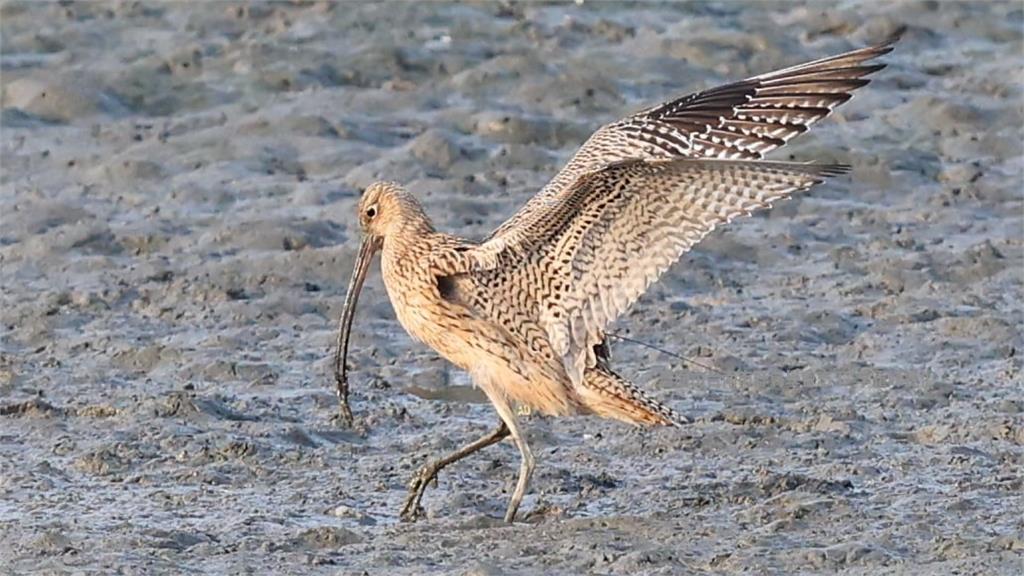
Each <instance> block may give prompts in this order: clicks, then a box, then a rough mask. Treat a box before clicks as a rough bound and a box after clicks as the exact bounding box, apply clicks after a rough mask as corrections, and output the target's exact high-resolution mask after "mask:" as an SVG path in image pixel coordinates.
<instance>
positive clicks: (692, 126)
mask: <svg viewBox="0 0 1024 576" xmlns="http://www.w3.org/2000/svg"><path fill="white" fill-rule="evenodd" d="M894 41H895V38H894V39H892V40H890V41H888V42H885V43H883V44H879V45H877V46H873V47H870V48H865V49H861V50H856V51H853V52H849V53H847V54H843V55H840V56H835V57H832V58H826V59H823V60H818V61H816V62H812V63H809V64H804V65H801V66H794V67H792V68H787V69H785V70H782V71H779V72H774V73H770V74H764V75H761V76H755V77H753V78H750V79H748V80H744V81H741V82H736V83H733V84H729V85H726V86H722V87H719V88H714V89H711V90H707V91H705V92H701V93H698V94H694V95H691V96H687V97H684V98H680V99H678V100H674V101H671V102H668V103H666V104H662V105H660V106H656V107H653V108H649V109H647V110H644V111H642V112H639V113H637V114H634V115H633V116H630V117H628V118H625V119H623V120H620V121H618V122H614V123H612V124H608V125H606V126H604V127H603V128H601V129H599V130H598V131H597V132H595V133H594V135H593V136H591V138H590V139H589V140H588V141H587V142H586V143H585V144H584V145H583V147H582V148H581V149H580V150H579V151H578V152H577V154H576V155H575V156H574V157H573V159H572V160H571V161H570V162H569V164H568V165H567V166H566V167H565V168H564V169H563V170H562V171H561V172H560V173H559V174H558V175H557V176H556V177H555V178H554V179H553V180H552V181H551V183H549V184H548V185H547V186H546V187H545V188H544V189H543V190H542V191H541V192H540V193H538V194H537V195H536V196H535V197H534V198H532V199H531V200H530V201H529V202H528V203H527V204H526V205H525V206H524V207H523V208H522V209H521V210H520V211H519V212H517V213H516V214H515V215H514V216H513V217H512V218H510V219H509V220H508V221H507V222H506V223H505V224H503V225H502V226H501V227H499V228H498V229H497V230H495V232H494V233H493V234H492V235H491V236H490V237H489V238H487V239H486V240H484V241H483V242H480V243H475V242H472V241H469V240H465V239H462V238H458V237H456V236H452V235H449V234H445V233H441V232H437V231H436V230H435V229H434V227H433V225H432V224H431V222H430V219H429V218H428V217H427V215H426V214H425V213H424V212H423V209H422V208H421V207H420V204H419V203H418V202H417V201H416V200H415V198H413V197H412V196H411V195H410V194H409V193H408V192H406V191H405V190H404V189H402V187H401V186H400V185H398V184H395V183H391V182H380V183H376V184H374V185H372V186H370V187H369V188H368V189H367V190H366V192H365V193H364V195H363V197H362V199H361V200H360V202H359V218H360V224H361V227H362V229H363V233H364V234H363V244H362V246H361V248H360V252H359V256H358V258H357V263H356V269H355V272H354V273H353V277H352V282H351V285H350V286H349V293H348V297H347V298H346V303H345V311H344V313H343V315H342V321H341V330H340V332H339V340H338V351H337V356H336V378H337V380H338V393H339V397H340V399H341V401H342V409H343V414H345V415H346V416H347V417H348V418H351V413H350V412H348V402H347V398H348V387H347V374H346V367H345V362H344V359H345V355H346V354H347V348H348V334H349V332H350V327H351V321H352V313H353V310H354V308H355V304H356V299H357V297H358V294H359V290H360V287H361V286H362V281H363V278H364V277H365V274H366V270H367V267H368V265H369V262H370V260H371V258H372V256H373V255H374V253H375V252H376V251H378V250H380V251H381V253H382V258H381V261H382V271H383V276H384V285H385V286H386V288H387V292H388V297H389V298H390V299H391V302H392V305H393V306H394V309H395V312H396V314H397V316H398V319H399V322H401V324H402V326H403V327H404V328H405V329H406V330H407V331H408V332H409V334H410V335H411V336H412V337H413V338H415V339H417V340H419V341H421V342H423V343H425V344H427V345H428V346H430V347H431V348H433V349H434V350H436V351H437V352H438V353H439V354H441V355H442V356H443V357H444V358H446V359H447V360H449V361H450V362H452V363H453V364H455V365H456V366H458V367H460V368H462V369H463V370H465V371H467V372H468V373H469V374H470V376H471V377H472V379H473V382H474V383H475V384H476V385H477V386H479V387H480V388H481V389H482V390H483V391H484V393H485V394H486V395H487V397H488V398H489V399H490V401H491V402H492V404H493V405H494V408H495V410H496V411H497V412H498V416H499V417H500V420H501V424H500V425H499V426H498V428H496V429H495V430H494V431H492V432H491V433H489V434H488V435H487V436H484V437H483V438H481V439H480V440H478V441H476V442H474V443H472V444H469V445H467V446H466V447H465V448H463V449H462V450H459V451H458V452H456V453H454V454H452V455H450V456H448V457H446V458H444V459H441V460H439V461H437V462H433V463H430V464H428V465H427V466H425V467H424V468H423V470H421V472H420V474H419V475H417V477H416V478H415V479H414V481H413V484H412V486H411V487H410V488H411V491H410V496H409V499H408V501H407V502H406V507H405V509H404V510H403V517H406V518H411V517H415V516H416V514H417V512H418V510H419V502H420V499H421V497H422V495H423V491H424V489H425V487H426V485H427V483H428V482H429V481H430V480H431V479H432V478H434V477H435V476H436V474H437V472H438V471H439V470H440V469H441V468H443V467H444V466H446V465H448V464H449V463H451V462H454V461H456V460H458V459H459V458H462V457H463V456H465V455H468V454H470V453H472V452H474V451H476V450H479V449H481V448H483V447H485V446H488V445H490V444H493V443H495V442H497V441H499V440H501V439H502V438H504V437H506V436H508V435H511V436H512V438H513V440H514V441H515V443H516V446H517V447H518V448H519V451H520V453H521V455H522V465H521V469H520V475H519V480H518V482H517V485H516V489H515V492H514V493H513V495H512V499H511V501H510V503H509V507H508V511H507V513H506V515H505V519H506V521H509V522H511V521H512V520H513V519H514V517H515V514H516V511H517V509H518V507H519V504H520V502H521V500H522V497H523V495H524V493H525V491H526V487H527V484H528V482H529V478H530V476H531V474H532V471H533V467H534V458H533V456H532V454H531V452H530V448H529V446H528V445H527V442H526V440H525V437H524V435H523V433H522V431H521V429H520V427H519V423H518V419H517V417H516V411H515V407H516V406H517V405H521V406H528V407H530V408H532V409H533V410H536V411H539V412H541V413H543V414H547V415H557V416H563V415H571V414H596V415H598V416H602V417H605V418H612V419H616V420H622V421H624V422H629V423H632V424H636V425H674V424H679V423H681V422H682V421H683V419H682V417H680V416H679V415H678V414H676V413H675V412H674V411H673V410H672V409H671V408H669V407H667V406H665V405H663V404H661V403H660V402H658V401H656V400H654V399H653V398H651V397H649V396H647V395H646V394H645V393H644V392H643V391H642V390H640V389H639V388H638V387H636V386H635V385H633V384H632V383H630V382H629V381H627V380H626V379H624V378H622V377H621V376H619V375H617V374H615V373H614V372H613V371H612V370H611V368H610V365H609V364H610V362H609V361H608V348H607V343H606V341H605V335H606V331H607V329H608V327H609V325H610V324H611V323H612V322H614V321H615V320H616V319H617V318H618V317H619V316H620V315H621V314H622V313H623V312H625V311H626V310H627V309H628V308H629V306H630V305H632V304H633V302H635V301H636V299H637V298H639V297H640V295H642V294H643V293H644V292H645V291H646V290H647V288H648V287H649V286H650V285H651V284H652V283H653V282H654V281H656V280H657V279H658V278H659V277H660V276H661V274H663V273H664V272H665V270H667V269H668V267H669V266H671V265H672V264H673V263H674V262H675V261H677V260H678V259H679V257H680V256H681V255H682V254H683V253H684V252H686V251H687V250H689V249H690V248H691V247H692V246H693V245H694V244H696V243H697V242H699V241H700V240H701V239H702V238H703V237H704V236H706V235H707V234H708V233H709V232H711V231H712V230H714V228H715V227H716V226H718V225H720V224H723V223H727V222H729V221H731V220H732V219H733V218H736V217H738V216H743V215H748V214H750V213H751V212H752V211H754V210H757V209H760V208H767V207H769V206H770V205H771V203H772V202H774V201H775V200H778V199H781V198H785V197H787V196H789V195H790V194H792V193H794V192H799V191H804V190H807V189H809V188H810V187H811V186H813V185H815V184H817V183H819V182H821V181H822V180H823V179H824V178H826V177H829V176H833V175H836V174H840V173H842V172H844V171H845V167H843V166H838V165H815V164H799V163H792V162H768V161H764V160H762V156H763V154H764V153H766V152H768V151H770V150H772V149H774V148H777V147H779V146H782V145H783V144H785V143H786V142H787V141H788V140H789V139H791V138H793V137H794V136H796V135H797V134H800V133H802V132H804V131H806V130H807V128H808V127H809V126H810V125H811V124H813V123H814V122H816V121H818V120H820V119H821V118H824V117H825V116H827V115H828V114H829V112H831V110H832V109H834V108H835V107H836V106H838V105H839V104H841V103H843V102H845V101H847V100H848V99H849V98H850V92H851V91H852V90H854V89H856V88H858V87H860V86H863V85H864V84H866V83H867V80H866V79H865V78H864V77H865V76H867V75H869V74H871V73H872V72H875V71H877V70H879V69H880V68H881V67H882V66H881V65H877V64H873V65H868V64H865V62H867V61H868V60H871V59H873V58H875V57H877V56H879V55H882V54H885V53H887V52H889V51H890V50H891V45H892V43H893V42H894Z"/></svg>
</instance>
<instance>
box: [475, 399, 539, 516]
mask: <svg viewBox="0 0 1024 576" xmlns="http://www.w3.org/2000/svg"><path fill="white" fill-rule="evenodd" d="M484 392H488V394H487V396H488V398H490V400H491V403H493V404H494V409H495V410H497V411H498V416H501V419H502V421H504V422H505V424H506V425H507V426H508V431H509V433H510V434H511V435H512V440H513V441H514V442H515V443H516V448H519V454H520V456H522V458H523V459H522V462H521V463H520V464H519V480H518V481H517V482H516V489H515V491H514V492H512V499H511V500H509V502H508V510H506V511H505V522H507V523H509V524H511V523H512V521H513V520H515V517H516V512H517V511H518V510H519V504H520V503H522V501H523V496H524V495H525V494H526V487H527V486H528V485H529V484H530V477H531V476H533V467H534V460H533V452H530V447H529V446H528V445H527V444H526V438H525V437H524V436H523V433H522V431H521V430H520V429H519V423H518V421H517V420H516V414H515V411H514V410H513V409H512V406H510V405H509V403H508V400H507V399H505V397H504V396H503V395H501V394H491V393H489V392H490V390H489V389H488V388H484Z"/></svg>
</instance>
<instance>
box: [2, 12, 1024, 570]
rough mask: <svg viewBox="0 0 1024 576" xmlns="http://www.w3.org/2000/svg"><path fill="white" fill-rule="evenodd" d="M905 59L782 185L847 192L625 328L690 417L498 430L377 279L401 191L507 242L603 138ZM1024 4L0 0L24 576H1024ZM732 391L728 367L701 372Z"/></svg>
mask: <svg viewBox="0 0 1024 576" xmlns="http://www.w3.org/2000/svg"><path fill="white" fill-rule="evenodd" d="M903 24H906V25H909V29H908V31H907V33H906V35H905V36H904V38H903V39H902V41H901V42H900V44H899V45H898V46H897V48H896V50H895V51H894V52H893V53H892V54H890V55H888V56H886V57H885V58H884V60H885V61H886V62H887V63H888V64H889V67H888V68H887V69H885V70H883V71H881V72H880V73H878V74H876V75H875V76H874V77H873V81H872V83H871V84H870V85H869V86H867V87H865V88H863V89H860V90H858V92H857V95H856V97H855V98H854V99H853V101H851V102H849V103H847V104H845V105H844V106H843V107H841V108H840V109H839V111H838V112H837V113H836V114H834V115H833V116H832V117H830V118H829V119H827V120H825V121H823V122H821V123H820V124H818V125H817V126H816V127H815V129H814V130H812V131H811V132H810V133H809V134H806V135H803V136H801V137H800V138H798V139H797V140H796V141H795V142H793V143H792V144H790V145H789V146H787V147H786V148H784V149H782V150H779V151H777V153H776V154H773V155H772V158H776V159H791V158H792V159H797V160H817V161H827V162H844V163H849V164H851V165H852V166H853V170H852V174H851V175H850V176H845V177H841V178H836V179H832V180H830V181H829V182H827V183H826V184H824V185H823V186H820V187H817V188H815V189H814V190H812V191H811V193H809V194H806V195H802V196H800V197H797V198H794V199H792V200H788V201H785V202H781V203H779V204H778V205H777V206H776V207H775V208H774V209H773V210H771V211H770V212H767V213H764V214H761V215H759V216H757V217H755V218H752V219H748V220H744V221H737V222H735V223H734V224H732V225H730V226H728V227H725V228H723V229H721V230H718V231H716V232H715V233H713V234H712V235H711V236H710V237H709V238H708V239H707V240H705V241H704V242H703V243H701V244H700V245H699V246H698V247H697V248H696V249H695V250H694V251H692V252H691V253H690V254H688V255H687V256H685V257H684V258H683V260H682V261H681V262H680V263H679V264H678V265H676V266H675V267H673V268H672V270H671V271H670V272H669V273H668V274H666V276H665V277H664V278H663V280H662V281H661V282H660V283H658V284H657V285H655V287H654V288H653V289H652V290H651V291H650V292H649V293H648V294H647V295H646V296H645V297H644V298H642V299H641V301H640V302H639V303H638V304H637V305H636V306H635V307H634V308H633V310H632V311H631V312H630V313H629V314H628V315H627V316H626V317H625V318H624V319H622V320H621V321H620V322H619V324H618V326H617V328H616V330H617V331H618V332H619V333H621V334H622V335H624V336H628V337H630V338H634V339H639V340H642V341H646V342H649V343H651V344H654V345H657V346H659V347H662V348H666V349H669V350H671V351H673V352H675V353H678V354H681V355H683V356H686V357H689V358H692V359H694V360H695V361H697V362H698V363H699V364H700V365H701V366H698V365H694V364H689V363H686V362H682V361H680V360H677V359H675V358H673V357H670V356H666V355H662V354H659V353H658V352H656V351H653V350H651V349H649V348H645V347H642V346H638V345H635V344H632V343H628V342H621V343H615V345H614V350H613V353H614V363H615V365H616V368H617V370H619V371H620V372H622V373H623V374H624V375H626V376H628V377H629V378H630V379H632V380H634V381H635V382H637V383H639V384H641V385H643V386H644V387H645V388H646V389H647V390H650V391H651V392H652V394H654V395H656V396H657V397H658V398H659V399H661V400H662V401H664V402H666V403H668V404H670V405H672V406H673V407H674V408H676V409H677V410H678V411H680V412H682V413H684V414H686V415H687V416H689V417H690V418H691V419H692V420H693V423H692V424H690V425H688V426H686V427H684V428H680V429H654V430H638V429H632V428H630V427H628V426H625V425H621V424H617V423H614V422H606V421H601V420H598V419H595V418H586V417H580V418H568V419H558V420H549V419H544V418H539V417H529V418H526V419H525V420H524V426H525V428H526V430H527V431H528V433H529V435H530V439H531V445H532V446H533V448H534V452H535V454H536V456H537V460H538V468H537V474H536V475H535V477H534V482H533V485H532V487H531V490H530V493H529V494H528V496H527V498H526V500H525V503H524V508H523V510H522V514H523V519H524V522H522V523H518V524H516V525H514V526H511V527H509V526H505V525H503V524H501V523H500V521H498V518H499V517H500V516H501V515H502V514H503V512H504V507H505V505H506V503H507V498H508V494H509V492H510V490H511V489H512V486H513V484H514V481H515V477H516V473H517V470H518V455H517V453H516V451H515V448H514V447H513V446H511V445H510V444H509V443H504V444H501V445H498V446H495V447H491V448H489V449H487V451H486V452H485V453H483V454H481V455H477V456H475V457H473V458H472V459H470V460H467V461H465V462H463V463H460V464H458V465H457V466H456V467H454V468H452V469H449V470H446V471H445V472H443V473H442V475H441V478H440V482H439V484H438V486H437V487H436V488H434V489H431V490H430V491H429V492H428V493H427V496H426V498H425V499H424V505H425V507H426V513H427V518H426V519H425V520H422V521H420V522H418V523H416V524H404V523H400V522H399V521H398V518H397V515H398V510H399V509H400V507H401V504H402V502H403V500H404V497H405V494H406V489H405V488H406V482H407V481H408V480H409V478H410V477H411V476H412V474H413V473H414V471H415V470H416V469H417V468H418V467H419V466H420V465H421V464H422V463H423V462H424V461H425V460H426V459H427V458H428V457H436V456H438V455H440V454H441V453H442V452H446V451H449V450H452V449H454V448H456V447H457V446H459V445H461V444H463V443H465V442H466V441H468V440H471V439H473V438H475V437H477V436H479V435H480V434H481V433H483V431H485V430H486V429H488V428H490V427H491V426H492V425H493V424H494V423H495V422H496V417H495V415H494V414H493V412H492V409H491V408H490V406H489V405H488V404H487V403H486V402H485V401H484V399H483V397H482V395H480V394H479V393H478V392H477V391H475V390H474V389H473V388H472V387H471V384H470V382H469V380H468V378H467V377H466V376H465V375H463V374H461V373H459V372H458V371H456V370H454V369H452V368H451V367H450V366H448V365H447V364H446V363H445V362H443V361H441V360H440V359H438V358H437V356H436V355H435V354H434V353H433V352H432V351H430V350H428V349H426V348H424V347H423V346H420V345H417V344H415V343H413V342H412V341H411V340H410V339H409V338H408V337H407V336H406V334H405V333H404V332H403V331H402V330H401V328H400V326H399V325H398V323H397V321H396V319H395V317H394V314H393V312H392V310H391V307H390V304H389V303H388V301H387V298H386V295H385V294H384V291H383V287H382V285H381V283H380V279H379V275H378V274H377V273H376V272H375V271H374V272H371V278H370V280H369V282H368V284H367V287H366V289H365V290H364V294H363V298H362V300H361V302H360V309H359V311H358V312H357V318H356V331H355V333H354V340H353V350H352V355H351V363H352V367H353V374H352V378H353V403H354V404H353V407H354V409H355V411H356V417H357V419H358V422H357V425H356V427H355V428H354V429H346V428H344V427H342V426H340V424H339V422H338V421H337V420H336V418H335V415H336V411H337V403H336V399H335V397H334V393H333V381H332V379H331V375H330V358H331V352H332V346H333V343H334V330H335V327H336V322H337V318H338V315H339V313H340V307H341V303H342V299H343V297H344V290H345V287H346V283H347V281H348V274H349V273H350V270H351V265H352V261H353V258H354V256H355V249H356V246H357V242H358V226H357V222H356V220H355V218H354V214H353V209H354V206H355V203H356V202H357V200H358V197H359V193H360V190H361V189H362V188H364V187H365V186H367V185H368V184H369V183H371V182H372V181H374V180H377V179H391V180H396V181H399V182H401V183H403V184H404V185H406V186H407V187H408V188H409V189H410V190H411V191H412V192H413V193H415V194H416V195H417V196H418V197H419V198H420V199H421V200H422V201H423V202H424V204H425V205H426V209H427V211H428V212H429V214H430V215H431V217H432V218H433V219H434V221H435V222H436V223H437V224H438V226H439V227H441V228H442V229H445V230H448V231H453V232H456V233H459V234H461V235H464V236H468V237H477V238H479V237H483V236H485V235H486V234H487V233H488V232H489V231H490V230H492V229H494V228H495V227H496V226H497V225H498V224H500V223H501V222H502V221H503V220H504V219H505V218H507V217H508V216H509V215H511V214H512V213H513V212H514V211H515V209H516V208H517V207H519V206H520V205H522V204H523V203H525V201H526V200H527V199H528V198H529V197H530V196H531V195H532V194H533V193H535V192H536V191H537V190H539V189H540V188H541V187H542V186H543V185H544V183H545V182H546V181H547V180H548V179H549V178H550V177H551V176H552V175H554V173H555V172H556V171H557V169H558V168H559V167H560V166H561V165H562V164H563V163H564V162H565V161H566V160H567V159H568V157H569V156H570V155H571V154H572V152H573V151H574V150H575V149H576V147H577V146H579V145H580V144H581V143H582V141H583V140H584V139H585V138H586V137H587V136H588V135H589V134H590V133H591V132H592V131H593V130H594V129H596V128H597V127H598V126H599V125H601V124H602V123H604V122H608V121H611V120H614V119H617V118H619V117H621V116H623V115H625V114H627V113H629V112H632V111H635V110H637V109H640V108H643V107H645V106H647V105H651V104H655V103H658V102H660V101H663V100H666V99H669V98H671V97H675V96H679V95H682V94H685V93H688V92H691V91H695V90H698V89H701V88H707V87H710V86H713V85H716V84H719V83H722V82H724V81H728V80H735V79H740V78H743V77H747V76H751V75H754V74H758V73H762V72H767V71H770V70H773V69H776V68H779V67H783V66H787V65H791V64H797V63H800V62H803V61H807V60H811V59H815V58H819V57H823V56H828V55H831V54H835V53H838V52H841V51H844V50H847V49H852V48H855V47H859V46H865V45H868V44H871V43H873V42H876V41H879V40H881V39H883V38H885V37H886V36H888V35H889V34H890V33H891V32H893V31H894V30H896V29H897V28H898V27H899V26H900V25H903ZM1022 27H1024V13H1022V8H1021V6H1020V4H1019V3H1017V2H1005V3H1000V2H967V3H953V2H922V3H914V2H900V3H881V2H858V1H845V2H842V3H840V4H838V5H836V6H829V7H824V6H823V5H820V4H819V3H810V4H807V5H803V4H796V3H788V2H787V3H769V2H756V3H750V4H742V3H725V4H724V5H710V4H644V3H640V4H634V3H629V4H617V3H600V2H586V3H583V4H582V5H575V4H555V5H548V4H519V3H512V4H509V3H500V4H499V3H489V2H481V3H470V4H465V5H457V4H437V3H426V4H413V3H396V4H362V3H359V4H356V3H352V4H334V3H323V2H294V3H287V4H237V3H224V2H211V3H185V2H180V3H139V2H116V3H113V2H111V3H103V2H89V3H85V2H81V3H60V4H57V3H36V2H10V1H9V2H4V3H2V4H0V39H2V44H0V69H2V78H0V85H2V92H3V95H2V116H0V127H2V132H0V147H2V148H0V150H2V174H0V284H2V286H0V288H2V291H0V542H3V545H2V546H0V572H4V573H17V574H30V573H40V574H42V573H47V574H51V573H124V574H178V573H208V574H223V573H258V574H264V573H265V574H362V573H370V574H378V573H383V574H435V573H450V574H582V573H593V574H683V573H697V572H715V573H736V572H746V573H776V574H794V573H820V572H839V573H845V574H886V573H899V574H949V573H961V574H1018V573H1020V570H1021V567H1022V555H1024V496H1022V495H1024V472H1022V470H1024V414H1022V410H1024V392H1022V388H1024V385H1022V376H1021V358H1022V350H1024V342H1022V336H1021V326H1022V325H1024V287H1022V286H1024V201H1022V198H1024V192H1022V183H1024V181H1022V173H1024V172H1022V170H1024V146H1022V126H1024V99H1022V85H1021V81H1020V79H1021V78H1022V77H1024V40H1022V32H1021V31H1022ZM707 367H710V368H712V369H708V368H707Z"/></svg>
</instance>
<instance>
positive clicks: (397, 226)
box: [334, 182, 433, 423]
mask: <svg viewBox="0 0 1024 576" xmlns="http://www.w3.org/2000/svg"><path fill="white" fill-rule="evenodd" d="M356 210H357V212H356V217H357V218H358V219H359V227H360V228H361V229H362V241H361V242H360V244H359V252H358V254H357V255H356V262H355V265H354V266H353V268H352V277H351V279H350V280H349V284H348V293H347V294H346V295H345V307H344V309H343V310H342V313H341V324H340V325H339V329H338V347H337V349H336V351H335V356H334V378H335V380H336V381H337V385H338V400H339V401H340V402H341V414H342V418H344V419H345V420H347V421H348V422H349V423H351V421H352V411H351V409H350V408H349V405H348V367H347V366H346V362H345V361H346V359H347V357H348V339H349V334H350V332H351V331H352V318H353V316H354V315H355V309H356V304H357V303H358V301H359V293H360V292H361V291H362V288H363V281H364V280H365V279H366V273H367V271H368V270H369V269H370V263H371V262H372V261H373V257H374V255H375V254H376V253H377V251H378V250H380V249H381V247H382V246H384V245H385V243H386V241H387V240H388V239H393V240H394V239H397V240H399V241H402V240H410V239H412V238H414V237H415V236H417V235H419V234H423V233H429V232H432V231H433V226H432V225H431V224H430V220H429V219H428V218H427V215H426V213H424V212H423V208H422V207H421V206H420V203H419V202H417V201H416V198H414V197H413V196H412V194H409V193H408V192H406V191H405V189H404V188H402V187H401V186H399V185H398V184H396V183H394V182H376V183H374V184H371V185H370V187H369V188H367V189H366V191H365V192H363V196H362V198H360V199H359V205H358V207H357V208H356Z"/></svg>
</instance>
